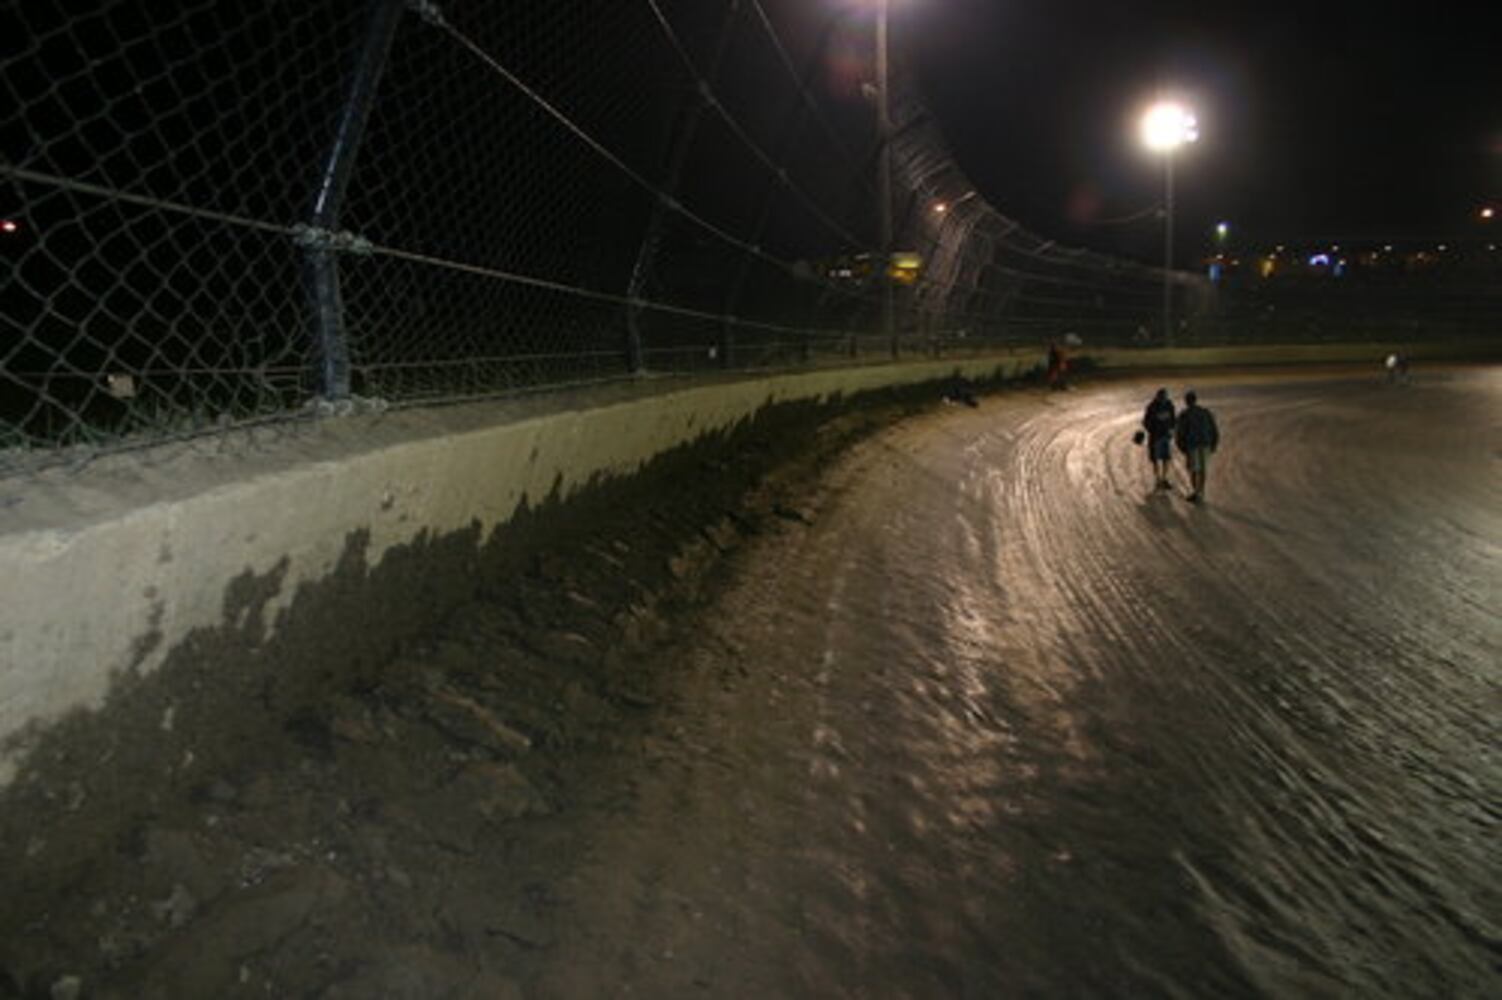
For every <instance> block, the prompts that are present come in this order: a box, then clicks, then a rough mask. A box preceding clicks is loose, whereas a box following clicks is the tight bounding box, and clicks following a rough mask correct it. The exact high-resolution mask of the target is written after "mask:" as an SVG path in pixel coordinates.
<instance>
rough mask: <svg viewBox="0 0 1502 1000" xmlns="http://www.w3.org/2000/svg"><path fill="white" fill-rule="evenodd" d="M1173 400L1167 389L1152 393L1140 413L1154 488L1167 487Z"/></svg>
mask: <svg viewBox="0 0 1502 1000" xmlns="http://www.w3.org/2000/svg"><path fill="white" fill-rule="evenodd" d="M1175 416H1176V415H1175V413H1174V408H1173V400H1171V399H1169V398H1168V390H1167V389H1159V390H1158V391H1157V393H1156V394H1154V396H1153V398H1152V400H1151V402H1149V403H1148V404H1147V409H1146V410H1144V411H1143V413H1142V429H1143V430H1144V431H1146V432H1147V457H1148V459H1149V461H1151V462H1152V463H1153V475H1154V477H1156V479H1157V483H1156V484H1155V488H1156V489H1160V490H1166V489H1168V488H1169V482H1168V464H1169V462H1170V461H1171V460H1172V459H1173V427H1174V422H1175Z"/></svg>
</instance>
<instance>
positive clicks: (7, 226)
mask: <svg viewBox="0 0 1502 1000" xmlns="http://www.w3.org/2000/svg"><path fill="white" fill-rule="evenodd" d="M20 230H21V224H20V223H18V222H17V221H16V220H15V219H3V220H0V233H15V232H20Z"/></svg>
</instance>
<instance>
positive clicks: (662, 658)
mask: <svg viewBox="0 0 1502 1000" xmlns="http://www.w3.org/2000/svg"><path fill="white" fill-rule="evenodd" d="M1194 378H1195V382H1194V387H1195V388H1196V389H1197V390H1199V392H1200V395H1201V401H1202V402H1203V403H1204V404H1206V405H1208V406H1209V407H1210V408H1211V409H1212V410H1214V412H1215V413H1216V416H1217V418H1218V420H1219V422H1220V425H1221V429H1222V433H1223V445H1222V447H1221V448H1220V450H1219V452H1218V453H1217V455H1216V456H1215V458H1214V460H1213V462H1212V466H1211V469H1210V475H1209V487H1208V491H1207V492H1208V499H1207V502H1206V503H1205V504H1202V505H1193V504H1190V503H1188V502H1187V501H1186V500H1185V499H1184V496H1183V494H1184V492H1185V491H1184V489H1183V483H1182V474H1181V473H1180V474H1179V476H1180V483H1179V488H1178V489H1176V490H1174V491H1172V492H1162V491H1156V490H1153V489H1152V488H1151V486H1152V483H1151V475H1150V470H1149V467H1148V464H1147V461H1146V458H1145V456H1144V455H1143V452H1142V449H1141V448H1139V447H1134V446H1133V445H1132V443H1131V434H1132V431H1133V430H1134V429H1135V427H1136V422H1137V420H1138V419H1139V417H1140V415H1141V411H1142V407H1143V405H1145V403H1146V401H1147V399H1148V397H1149V396H1150V395H1151V392H1152V390H1153V389H1154V388H1156V386H1157V385H1159V384H1163V385H1166V386H1167V387H1168V388H1169V389H1170V391H1171V392H1172V393H1173V395H1174V397H1175V399H1176V401H1177V400H1178V398H1179V397H1180V396H1181V392H1182V389H1183V388H1184V385H1183V383H1182V379H1183V376H1182V375H1171V376H1164V377H1163V379H1164V380H1161V381H1160V380H1153V381H1149V380H1145V379H1118V380H1098V381H1095V382H1087V383H1083V384H1080V385H1078V386H1076V387H1075V388H1074V389H1073V390H1072V391H1069V392H1064V393H1047V392H1044V391H1042V390H1040V389H1036V388H1023V389H1015V390H1011V391H1002V392H996V393H992V394H989V395H985V396H983V397H982V398H981V399H980V400H979V405H978V406H976V407H970V406H965V405H944V406H938V407H933V408H925V409H923V410H922V411H921V412H908V413H907V414H906V416H905V418H904V419H901V420H898V421H897V422H895V423H892V424H891V425H890V426H887V421H888V420H889V418H891V417H893V416H894V415H895V413H894V412H893V411H886V412H881V413H877V412H869V413H866V414H864V415H862V416H859V417H851V416H847V417H845V418H841V420H837V421H835V422H833V423H830V424H827V425H824V427H823V429H822V430H821V431H820V432H819V433H818V434H815V435H811V436H810V438H809V440H808V442H806V444H807V445H808V446H807V447H805V448H802V449H800V450H799V453H798V454H797V455H793V456H783V457H781V458H779V459H778V461H777V462H775V463H772V464H771V465H768V464H767V463H766V459H767V457H768V455H766V454H754V453H755V452H756V449H755V448H752V449H750V451H747V450H745V449H742V451H740V452H738V453H735V454H727V455H725V456H722V457H720V458H719V459H716V460H715V461H716V462H718V463H720V465H719V468H717V469H716V468H701V469H700V474H701V475H702V476H703V477H704V478H703V479H702V480H700V479H696V480H694V481H693V482H689V481H686V480H683V479H681V478H680V480H679V482H680V483H681V485H682V493H683V496H682V497H680V498H679V499H680V500H681V501H682V504H681V505H677V506H675V504H674V502H673V501H672V500H671V499H669V498H668V497H667V496H666V494H664V499H663V502H662V503H661V505H659V506H657V507H656V508H655V509H649V508H646V507H642V508H639V509H634V510H632V511H630V512H628V513H629V516H627V515H624V514H621V513H620V512H617V514H618V515H619V516H616V517H615V518H614V519H612V518H610V517H605V516H603V515H602V516H599V517H595V518H592V519H591V520H589V521H587V522H582V523H581V524H580V525H579V528H578V531H577V532H575V533H573V534H572V535H571V537H568V538H566V539H563V540H560V541H558V542H557V543H556V544H550V545H549V546H547V547H546V548H545V549H542V550H539V551H537V552H535V553H532V554H530V555H529V557H528V560H527V563H526V566H525V570H524V571H523V572H519V573H518V574H516V576H515V577H514V578H511V579H509V580H506V581H501V582H497V583H495V584H493V585H491V586H490V587H488V588H487V590H486V591H485V592H483V593H481V594H480V595H479V596H478V597H477V599H476V600H475V601H473V602H470V603H469V604H467V605H465V606H464V607H462V608H458V609H455V611H454V612H453V614H452V615H450V616H449V618H448V620H447V621H446V623H445V624H444V626H443V627H442V628H440V629H438V630H436V631H434V632H432V633H431V634H427V635H424V636H423V637H421V638H420V639H417V640H414V641H412V642H410V643H408V644H407V645H406V647H404V648H403V649H402V650H401V651H400V652H399V654H398V655H397V656H396V657H394V658H393V659H391V660H390V661H389V662H385V663H383V664H381V665H380V666H379V669H375V670H370V671H365V672H362V673H361V675H360V677H359V678H358V679H357V680H356V681H350V682H345V681H343V680H341V682H340V683H339V684H337V685H335V686H334V687H332V688H331V689H330V690H328V691H327V692H325V696H323V697H321V698H320V699H318V700H317V701H316V702H315V703H313V704H311V705H306V706H303V707H301V708H300V709H299V710H298V711H297V712H296V713H293V714H291V715H289V716H287V717H285V718H278V719H276V720H275V722H276V725H275V726H273V727H270V728H268V729H266V730H265V732H264V734H263V739H261V740H259V741H258V742H255V743H252V744H249V745H239V746H236V747H233V748H230V749H229V750H226V749H224V748H220V749H218V750H216V751H214V752H212V753H211V752H210V751H209V750H208V749H207V748H201V749H200V755H201V758H202V759H208V760H213V761H215V762H216V763H215V766H214V767H213V769H212V770H209V771H206V772H203V773H191V768H189V769H188V771H189V772H190V776H189V777H183V776H181V775H180V774H178V772H173V773H174V775H177V776H175V777H173V778H172V779H171V780H170V781H164V789H165V790H163V791H159V792H156V793H153V792H151V791H150V790H149V789H139V790H138V791H137V798H138V799H139V800H140V802H139V806H140V807H139V808H134V809H131V810H128V811H127V810H124V809H123V807H118V806H113V807H112V809H113V813H112V814H111V815H112V817H113V821H110V822H106V820H109V819H110V817H103V818H101V819H100V820H99V822H98V824H97V825H96V826H95V827H93V828H91V829H92V830H93V831H94V832H93V833H92V834H88V833H79V832H77V831H72V832H71V833H70V830H69V824H70V822H74V819H70V817H72V818H75V819H76V817H80V816H87V815H91V814H90V812H89V809H90V806H89V803H90V802H92V801H95V800H96V799H99V798H101V797H103V796H104V795H105V792H104V789H103V788H102V787H100V786H102V785H103V784H104V783H107V782H109V781H119V780H125V779H123V778H119V777H117V776H114V775H111V774H110V773H109V769H108V768H107V767H103V768H100V767H95V768H94V769H93V771H92V772H91V773H92V777H90V776H88V775H85V776H82V777H81V776H79V775H78V773H77V771H76V769H75V770H74V771H69V770H67V769H61V770H56V769H53V770H49V769H48V768H46V767H42V766H38V767H36V768H35V769H33V771H32V772H31V774H30V776H29V778H28V780H26V781H25V782H23V783H22V784H21V785H20V786H19V787H18V789H17V790H16V791H15V792H14V793H13V794H12V795H11V796H10V800H9V801H8V802H7V803H6V806H7V813H8V815H9V819H8V820H7V821H6V823H5V824H4V825H3V829H0V833H3V838H0V847H3V849H4V850H5V852H6V858H7V867H6V872H5V874H3V875H0V888H3V889H4V890H5V892H6V896H5V899H6V902H5V903H4V904H3V906H0V996H5V995H16V996H27V997H29V996H39V997H49V996H50V997H56V996H77V997H85V996H88V997H92V996H100V997H151V996H161V997H207V996H216V997H218V996H225V997H229V996H278V997H283V996H299V997H301V996H306V997H412V998H417V997H423V998H428V997H476V998H480V997H502V998H504V997H526V998H532V997H538V998H541V997H599V996H647V997H679V996H683V997H691V996H726V997H767V996H810V997H814V996H817V997H937V996H956V997H959V996H973V997H999V996H1027V995H1189V996H1208V995H1216V996H1290V995H1302V996H1318V995H1331V996H1333V995H1361V996H1414V995H1447V996H1477V997H1480V996H1484V995H1489V994H1493V992H1494V990H1495V988H1496V987H1497V986H1498V974H1497V968H1498V962H1499V958H1502V927H1499V923H1498V914H1499V913H1502V899H1499V898H1498V890H1497V886H1498V885H1502V877H1499V876H1502V865H1499V861H1498V855H1497V852H1496V850H1495V846H1494V844H1495V839H1496V837H1495V834H1496V829H1497V823H1498V820H1499V818H1502V816H1499V811H1498V809H1499V807H1498V803H1499V802H1502V774H1499V770H1498V768H1499V765H1498V762H1497V758H1496V736H1495V732H1496V731H1495V718H1496V711H1497V708H1498V706H1499V699H1498V694H1499V685H1502V678H1499V674H1498V667H1497V664H1498V663H1502V627H1499V626H1502V620H1499V612H1498V608H1502V587H1499V582H1502V542H1499V540H1502V372H1499V370H1498V369H1496V368H1486V367H1477V368H1465V367H1455V368H1445V369H1433V370H1421V371H1417V372H1415V374H1414V378H1413V380H1412V382H1411V383H1410V384H1408V385H1401V386H1399V385H1388V384H1385V383H1383V382H1382V381H1381V380H1380V379H1379V378H1377V377H1376V373H1375V372H1370V371H1335V370H1331V371H1324V372H1318V373H1308V372H1304V373H1293V372H1225V373H1218V374H1214V375H1196V376H1194ZM842 421H843V422H842ZM763 466H765V467H763ZM736 469H740V470H741V471H740V472H738V473H737V472H735V470H736ZM752 470H754V471H752ZM732 473H735V474H732ZM717 477H718V479H722V480H724V481H725V482H726V483H729V482H730V481H732V480H733V481H734V483H735V484H736V485H735V487H734V489H733V490H730V491H729V492H730V493H733V494H734V495H729V494H725V495H716V492H715V489H714V488H713V487H712V486H710V485H706V484H707V483H712V482H714V481H716V480H717ZM727 489H728V486H727ZM696 490H697V493H698V499H697V500H696V501H694V502H689V500H688V497H689V496H690V495H692V494H694V493H695V491H696ZM247 710H248V711H249V710H250V708H249V707H248V708H247ZM82 738H83V737H82V736H80V739H82ZM90 745H92V744H90ZM231 751H232V752H231ZM173 763H174V766H176V765H177V764H178V763H180V761H174V762H173ZM133 780H137V781H139V780H140V778H139V776H136V777H135V778H134V779H133ZM110 801H112V802H115V801H119V797H118V796H116V797H115V798H113V799H110Z"/></svg>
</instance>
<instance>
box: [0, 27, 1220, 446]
mask: <svg viewBox="0 0 1502 1000" xmlns="http://www.w3.org/2000/svg"><path fill="white" fill-rule="evenodd" d="M876 43H877V35H876V32H875V26H874V17H873V13H872V8H871V7H870V6H867V5H827V6H826V5H822V4H809V3H806V2H802V0H615V2H611V3H599V2H595V3H587V2H582V0H553V2H551V3H528V4H522V3H512V2H496V0H485V2H481V0H448V2H436V0H264V2H261V3H257V4H235V3H228V2H225V0H184V2H181V3H178V4H169V5H161V4H154V3H151V4H149V3H146V2H144V0H94V2H89V3H84V2H71V0H27V2H25V3H19V4H8V5H5V6H4V7H3V8H0V100H3V103H0V145H3V159H0V219H3V220H4V222H3V228H0V252H3V253H4V255H5V259H6V269H5V279H4V282H5V283H4V287H3V290H0V306H3V311H0V473H4V472H8V471H13V470H15V469H17V468H21V467H23V466H31V465H35V464H36V463H37V462H39V461H41V462H45V461H47V460H49V458H50V457H51V456H56V455H59V454H62V453H64V452H65V451H67V450H69V449H73V450H77V449H79V448H83V449H85V450H95V451H97V450H99V449H110V448H118V447H121V446H125V445H130V444H134V443H142V442H154V441H161V440H164V439H169V438H174V437H182V436H191V435H196V434H201V433H204V432H211V431H216V430H219V429H221V428H225V427H232V426H238V425H245V424H248V423H255V422H267V421H287V420H290V419H293V418H297V417H301V416H310V415H316V414H317V413H320V412H325V411H326V410H327V409H328V407H329V405H330V404H332V405H334V406H336V407H337V406H338V405H339V404H341V403H344V402H346V401H354V402H358V401H361V400H376V401H380V402H381V403H382V404H384V405H396V404H412V403H423V402H435V401H440V400H457V399H472V398H482V397H487V396H494V395H503V394H507V393H513V392H517V391H521V390H526V389H531V388H537V387H550V386H563V385H570V384H578V383H585V382H594V381H602V380H609V379H620V378H628V377H635V376H637V375H640V374H642V373H689V372H697V371H711V370H712V371H737V370H748V369H766V368H774V367H789V366H804V365H816V364H850V363H867V362H873V361H877V360H885V359H889V358H892V357H900V356H904V355H908V354H912V353H916V352H923V353H941V352H955V351H962V350H978V349H985V348H990V347H994V346H995V345H998V344H1018V343H1030V344H1041V343H1042V341H1043V340H1045V339H1047V338H1051V337H1057V336H1062V335H1064V334H1066V333H1076V334H1078V335H1080V336H1083V337H1086V338H1091V337H1093V338H1096V340H1097V341H1100V340H1116V341H1126V340H1128V339H1129V338H1132V337H1134V336H1136V337H1140V336H1142V335H1143V332H1144V331H1146V330H1148V329H1151V328H1153V327H1154V324H1155V323H1156V322H1157V320H1156V317H1157V316H1158V315H1159V312H1160V309H1161V306H1162V296H1163V289H1164V274H1163V272H1162V271H1161V270H1159V269H1155V268H1151V267H1146V266H1141V265H1136V264H1131V263H1128V262H1124V261H1120V260H1113V259H1110V258H1107V257H1104V256H1101V255H1098V254H1093V253H1088V252H1083V251H1078V250H1070V249H1067V248H1064V247H1060V246H1056V245H1055V244H1053V243H1052V242H1050V241H1047V240H1044V239H1040V238H1038V237H1036V236H1033V235H1031V234H1029V233H1028V232H1026V231H1024V230H1023V229H1022V228H1021V227H1019V226H1018V225H1016V224H1015V223H1014V222H1012V221H1011V220H1009V219H1007V218H1006V217H1004V216H1003V215H1001V214H1000V213H999V212H997V211H996V210H995V209H994V208H992V207H991V206H989V205H987V204H986V203H985V202H984V200H983V199H982V198H981V197H979V196H977V195H976V193H975V192H974V190H973V189H972V188H971V187H970V185H969V184H968V182H967V181H966V180H965V178H964V176H963V175H962V174H961V173H960V171H959V170H958V169H957V168H956V166H955V164H954V163H953V161H952V160H951V158H950V157H949V155H948V153H947V152H946V150H945V146H944V143H943V141H942V137H941V136H940V135H939V133H938V130H937V129H936V128H935V126H934V124H933V122H932V121H931V120H930V119H928V117H927V116H926V115H925V113H924V111H923V108H922V105H921V103H920V102H919V101H918V100H917V99H916V98H915V96H914V95H913V94H911V93H910V92H908V91H907V90H906V89H905V88H904V87H903V86H902V85H901V84H902V79H903V75H902V73H901V71H900V60H899V63H898V67H897V69H896V70H894V72H893V74H892V75H893V80H894V85H893V87H892V90H891V93H892V95H893V96H892V97H891V99H890V101H886V100H882V99H880V98H882V95H884V94H885V93H886V89H885V88H883V87H880V86H876V85H875V84H877V83H878V82H879V81H878V79H877V72H876V66H877V65H878V62H879V61H878V60H877V59H876V58H875V57H874V54H875V53H876V51H877V48H878V47H877V44H876ZM880 107H888V108H889V115H888V120H889V122H890V125H889V130H884V129H883V128H881V127H880V125H879V123H880V122H882V120H883V118H882V116H881V115H880V114H878V113H877V112H878V110H879V108H880ZM884 131H885V134H887V135H888V136H889V141H888V142H886V143H883V142H882V141H880V138H881V135H882V134H883V132H884ZM884 151H886V152H887V153H888V154H889V156H890V160H888V161H887V162H888V163H889V165H890V174H889V177H890V183H889V185H887V186H884V185H882V184H881V183H880V180H879V179H880V178H881V177H882V174H881V171H880V170H879V169H878V166H879V165H880V164H881V162H882V158H883V152H884ZM888 186H889V188H890V194H889V197H887V198H885V199H883V197H882V196H881V194H882V192H884V191H886V189H887V187H888ZM883 203H885V204H886V205H887V207H888V212H887V213H886V216H885V217H884V214H883V212H882V211H881V210H880V206H881V205H882V204H883ZM888 231H890V233H891V237H890V245H885V244H886V240H887V236H886V234H887V232H888ZM1169 288H1170V291H1171V292H1172V294H1173V295H1174V296H1175V298H1176V299H1177V302H1176V309H1177V313H1178V315H1180V316H1184V317H1195V316H1199V315H1202V314H1204V313H1205V310H1206V308H1207V304H1208V302H1209V299H1208V297H1207V295H1206V289H1207V288H1208V285H1207V283H1205V282H1204V281H1203V280H1201V279H1199V278H1195V277H1192V276H1189V275H1174V276H1172V279H1171V281H1170V284H1169Z"/></svg>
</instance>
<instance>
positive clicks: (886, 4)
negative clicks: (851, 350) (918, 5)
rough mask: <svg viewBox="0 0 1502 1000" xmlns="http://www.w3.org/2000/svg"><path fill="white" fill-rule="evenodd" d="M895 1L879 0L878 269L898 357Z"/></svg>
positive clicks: (885, 327) (886, 331)
mask: <svg viewBox="0 0 1502 1000" xmlns="http://www.w3.org/2000/svg"><path fill="white" fill-rule="evenodd" d="M891 9H892V3H891V0H876V141H877V143H878V148H877V152H876V199H877V202H878V204H877V206H876V212H877V220H878V227H879V228H878V231H877V242H879V243H880V244H881V261H880V266H879V267H878V269H877V274H878V275H879V278H880V281H881V332H882V334H883V335H885V337H886V339H887V342H888V343H889V344H890V345H891V349H892V357H893V359H895V358H896V357H897V326H896V322H895V317H894V316H893V303H892V276H891V275H890V274H888V273H887V272H888V271H889V270H890V269H891V266H892V108H891V99H890V93H889V91H888V89H887V77H888V62H887V23H888V21H889V20H890V17H889V15H890V14H891Z"/></svg>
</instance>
